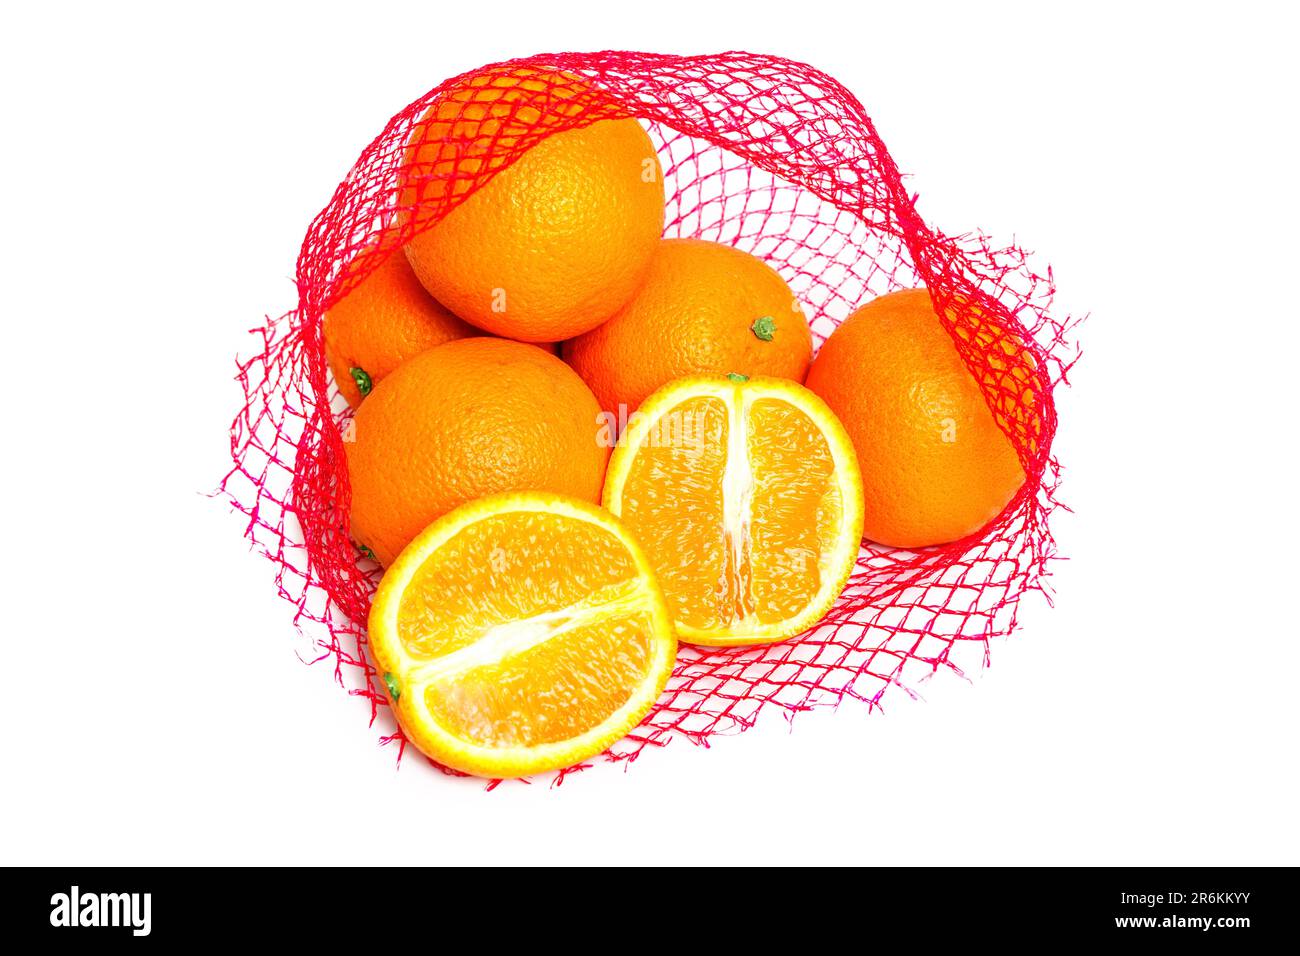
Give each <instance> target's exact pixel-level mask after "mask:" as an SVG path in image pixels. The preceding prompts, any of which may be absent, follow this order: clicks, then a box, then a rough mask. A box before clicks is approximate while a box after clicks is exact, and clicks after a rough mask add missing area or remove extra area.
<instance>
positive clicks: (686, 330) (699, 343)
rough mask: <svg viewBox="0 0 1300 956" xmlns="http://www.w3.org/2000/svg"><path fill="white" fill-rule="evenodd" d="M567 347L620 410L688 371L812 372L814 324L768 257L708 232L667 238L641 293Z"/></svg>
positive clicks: (601, 396)
mask: <svg viewBox="0 0 1300 956" xmlns="http://www.w3.org/2000/svg"><path fill="white" fill-rule="evenodd" d="M561 354H562V355H563V356H564V358H565V361H567V362H568V363H569V364H570V365H572V366H573V367H574V369H575V370H576V371H577V373H578V374H579V375H581V376H582V379H583V381H585V382H586V383H587V384H588V385H590V386H591V390H592V391H593V392H595V393H596V398H597V400H598V401H599V402H600V405H601V408H603V409H605V410H606V411H607V412H610V413H612V414H619V413H620V406H621V407H622V409H623V410H625V411H626V412H628V413H630V412H633V411H635V410H636V409H637V407H638V406H640V404H641V403H642V402H643V401H645V399H646V398H647V397H648V396H649V395H650V393H651V392H653V391H655V390H656V389H658V388H659V387H660V386H662V385H665V384H667V383H668V382H670V381H672V380H673V379H675V378H680V377H682V376H685V375H698V374H710V373H714V374H739V375H745V376H754V375H767V376H772V377H774V378H788V379H793V380H794V381H796V382H802V381H803V379H804V375H805V374H806V373H807V371H808V363H809V361H810V360H811V358H812V333H811V332H810V330H809V328H808V320H807V319H806V318H804V314H803V309H802V308H801V307H800V305H799V301H798V299H796V298H795V295H794V293H793V292H791V291H790V287H789V286H788V285H786V284H785V280H784V279H782V278H781V277H780V276H779V275H778V274H777V273H776V271H775V270H774V269H772V267H771V266H769V265H767V263H765V262H763V261H762V260H761V259H758V258H756V257H754V256H751V255H750V254H749V253H747V252H742V251H741V250H739V249H735V248H733V247H731V246H725V245H722V244H720V243H716V242H707V241H705V240H703V239H665V240H663V241H662V242H660V243H659V247H658V249H657V250H656V251H655V255H654V258H653V259H652V260H651V261H650V271H649V272H648V273H647V275H646V278H645V282H644V283H643V284H642V286H641V288H640V289H639V290H638V291H637V294H636V296H635V297H634V298H633V299H632V301H630V302H629V303H628V304H627V305H626V306H624V307H623V308H622V309H621V310H620V311H619V312H618V314H617V315H615V316H614V317H613V318H611V319H610V320H609V321H608V322H606V323H605V324H604V325H601V326H599V327H598V328H596V329H593V330H592V331H590V332H588V333H586V334H585V335H580V336H578V337H577V338H574V339H572V340H570V341H568V342H565V343H564V344H563V345H562V346H561Z"/></svg>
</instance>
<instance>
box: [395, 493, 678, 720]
mask: <svg viewBox="0 0 1300 956" xmlns="http://www.w3.org/2000/svg"><path fill="white" fill-rule="evenodd" d="M648 608H649V598H648V596H647V594H646V593H645V591H644V590H643V589H642V584H641V579H640V578H639V577H638V574H637V569H636V565H635V563H634V561H633V559H632V556H631V555H630V554H629V553H628V552H627V550H626V548H624V546H623V545H622V544H621V543H620V542H619V541H618V540H617V538H615V537H614V536H613V535H612V534H610V533H609V532H608V531H606V530H605V529H603V528H600V527H598V526H596V525H592V524H590V523H587V522H582V521H577V520H574V519H571V518H566V517H563V516H559V515H554V514H548V513H541V512H526V513H524V512H514V513H507V514H503V515H498V516H495V517H489V518H486V519H484V520H482V521H479V522H476V523H475V524H472V525H469V526H468V527H466V528H464V529H462V530H461V531H460V532H459V533H458V534H456V535H455V536H454V537H453V538H452V539H451V540H449V541H447V542H446V543H445V544H444V545H443V546H442V547H440V548H439V549H438V551H436V552H435V553H434V554H433V555H431V556H430V558H429V559H428V560H427V561H426V562H425V563H424V565H422V566H421V567H420V568H419V569H418V570H417V571H416V572H415V575H414V577H413V578H412V580H411V583H410V585H409V586H408V587H407V588H406V591H405V593H404V595H403V597H402V601H401V605H400V607H399V611H398V635H399V638H400V640H401V642H402V645H403V646H404V648H405V649H406V652H407V653H408V654H409V655H410V656H411V658H413V664H412V667H411V668H410V671H409V673H408V674H407V675H405V679H404V683H406V684H407V685H408V686H412V687H421V685H423V686H422V687H421V690H420V691H419V692H422V693H423V694H424V696H425V702H426V704H427V706H428V708H429V712H430V714H431V715H432V716H433V717H434V719H435V720H436V721H437V722H438V723H439V724H441V725H442V726H443V727H445V728H447V729H448V730H450V731H452V732H453V733H454V734H456V735H457V736H458V737H461V738H462V739H465V740H468V741H472V742H475V743H479V744H483V745H490V746H520V745H521V746H532V745H536V744H542V743H549V742H554V741H560V740H566V739H570V738H573V737H575V736H577V735H579V734H580V733H582V732H583V731H584V730H587V729H589V728H591V727H594V726H596V725H598V724H600V723H601V722H602V721H604V720H605V719H607V718H608V717H609V716H610V715H611V714H613V713H614V712H615V711H616V710H618V708H619V707H620V706H622V705H623V704H624V703H625V702H626V701H627V700H628V698H629V697H630V696H631V695H632V693H633V692H634V691H635V689H636V688H637V686H638V685H639V684H640V683H641V682H642V681H643V680H644V677H645V674H646V672H647V669H648V667H649V663H650V658H651V655H652V651H653V645H654V638H653V634H654V627H653V622H652V620H651V617H650V613H649V611H648Z"/></svg>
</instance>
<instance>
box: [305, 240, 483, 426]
mask: <svg viewBox="0 0 1300 956" xmlns="http://www.w3.org/2000/svg"><path fill="white" fill-rule="evenodd" d="M478 334H481V333H479V332H478V331H477V330H476V329H475V328H474V327H473V326H471V325H469V324H468V323H466V322H462V321H461V320H460V319H458V318H457V317H456V316H454V315H452V313H451V312H450V311H448V310H447V308H446V307H444V306H443V305H442V304H441V303H440V302H438V301H436V300H435V299H433V298H432V297H431V296H430V295H429V293H428V292H426V291H425V290H424V286H422V285H420V280H419V279H417V278H416V277H415V273H414V272H412V271H411V266H410V263H408V262H407V261H406V257H405V256H404V255H402V254H401V253H400V252H398V253H397V254H396V255H390V256H389V257H388V258H387V259H386V260H384V263H383V265H381V266H379V267H378V268H377V269H375V271H374V272H372V273H370V275H368V276H366V278H365V279H363V280H362V281H361V282H360V283H358V284H357V285H356V286H354V287H353V289H352V291H351V292H349V293H348V294H347V295H346V296H344V297H343V299H342V300H340V301H339V302H338V303H337V304H336V305H335V306H334V307H333V308H332V309H330V310H329V311H328V312H327V313H325V322H324V335H325V359H326V361H327V362H329V366H330V371H331V372H333V373H334V381H335V382H337V383H338V386H339V391H340V392H342V393H343V397H344V398H346V399H347V401H348V404H349V405H351V406H352V407H353V408H356V407H357V406H358V405H360V404H361V400H362V399H363V398H365V397H366V395H369V394H370V390H371V389H372V388H373V387H374V386H375V385H378V384H379V383H380V382H381V381H383V379H384V377H385V376H387V375H388V374H389V373H390V372H392V371H393V369H395V368H397V366H399V365H401V364H402V363H403V362H404V361H406V360H407V359H408V358H411V357H412V356H413V355H418V354H419V353H421V352H423V351H425V350H426V349H431V348H433V347H434V346H435V345H441V344H442V343H444V342H449V341H451V340H452V339H463V338H466V337H468V336H471V335H478Z"/></svg>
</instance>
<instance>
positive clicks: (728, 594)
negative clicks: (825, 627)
mask: <svg viewBox="0 0 1300 956" xmlns="http://www.w3.org/2000/svg"><path fill="white" fill-rule="evenodd" d="M738 394H743V393H738ZM620 513H621V515H622V517H623V520H624V522H625V524H626V525H627V526H628V528H629V530H631V531H632V533H633V534H634V535H635V536H636V537H637V539H638V540H639V541H640V542H641V544H642V546H643V547H644V548H645V551H646V553H647V555H648V556H649V558H650V562H651V564H652V565H653V566H654V568H655V571H656V572H657V574H658V576H659V583H660V585H661V586H662V587H663V590H664V594H665V597H666V598H667V599H668V607H669V610H670V612H671V613H672V614H673V616H674V618H675V619H676V620H677V621H678V623H679V624H684V625H687V626H689V627H694V628H699V629H702V630H717V629H726V630H737V631H743V630H744V629H746V628H748V627H756V626H763V625H768V624H777V623H780V622H781V621H784V620H787V619H789V618H792V617H794V616H795V615H797V614H798V613H800V611H802V610H803V609H804V608H805V607H806V606H807V605H808V603H809V601H810V600H811V599H812V598H813V597H814V596H815V595H816V594H817V593H818V591H819V590H820V588H821V584H822V571H823V554H824V553H826V552H827V551H828V550H829V549H831V548H832V547H834V539H835V535H836V530H837V529H838V527H839V522H840V517H841V502H840V495H839V489H838V484H837V483H836V481H835V475H834V459H833V458H832V455H831V450H830V447H829V445H828V444H827V442H826V438H825V436H824V435H823V434H822V432H821V429H820V428H818V426H817V424H816V423H815V422H814V421H813V420H812V419H811V418H810V417H809V416H808V415H807V414H805V413H804V412H803V411H801V410H800V409H798V408H796V407H795V406H793V405H791V404H790V403H789V402H786V401H783V400H781V399H780V398H775V397H759V398H756V399H754V400H753V401H752V402H750V403H748V404H742V403H741V400H740V399H739V398H738V399H737V400H736V401H734V402H733V401H726V400H724V399H722V398H720V397H717V396H701V397H695V398H690V399H687V400H685V401H684V402H682V403H680V404H678V405H676V406H674V407H673V408H671V409H669V410H668V411H666V412H664V413H663V414H662V415H661V417H660V418H659V419H658V420H657V421H656V422H654V423H653V425H652V426H651V427H650V428H649V430H648V432H647V434H646V437H645V439H644V441H643V443H642V445H641V447H640V448H639V449H638V450H637V452H636V454H635V456H634V457H633V459H632V462H631V464H630V466H629V469H628V477H627V480H626V482H625V484H624V487H623V497H622V504H621V508H620Z"/></svg>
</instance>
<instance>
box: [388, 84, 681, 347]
mask: <svg viewBox="0 0 1300 956" xmlns="http://www.w3.org/2000/svg"><path fill="white" fill-rule="evenodd" d="M538 76H539V73H538V71H536V70H525V71H523V73H522V74H518V73H509V72H507V73H504V74H495V75H489V76H486V77H484V76H480V77H475V78H474V79H473V80H471V81H470V82H469V83H468V84H466V85H463V86H461V87H459V88H456V89H453V90H451V91H448V93H446V94H444V95H443V97H442V98H441V99H440V101H439V103H438V104H435V105H434V106H433V107H431V108H430V110H429V111H428V112H427V113H426V114H425V116H424V118H423V120H422V121H421V123H420V124H419V125H417V127H416V129H415V131H414V132H413V134H412V138H411V142H412V143H413V144H414V145H413V146H412V148H411V149H410V150H408V155H407V163H408V168H409V169H410V173H409V177H408V178H409V182H410V183H411V185H410V186H408V188H407V189H406V190H404V193H403V203H404V205H407V206H411V207H414V208H416V209H417V210H418V208H419V207H420V204H424V206H425V207H426V208H427V207H428V206H429V205H430V204H433V205H436V204H437V203H438V202H440V201H442V197H443V196H444V195H445V194H446V192H447V191H448V190H449V189H450V190H452V191H453V192H458V191H460V190H461V189H463V188H464V187H465V184H466V179H465V177H469V176H473V175H476V174H478V173H480V172H482V171H484V170H486V169H489V168H490V167H491V165H492V164H493V159H494V158H495V157H498V156H504V155H508V154H509V152H510V149H509V148H508V147H509V146H510V145H511V144H514V143H517V142H518V140H519V138H520V137H521V136H523V135H525V134H526V133H527V132H528V130H529V127H530V126H532V127H537V126H541V127H545V126H546V125H547V124H548V123H552V124H553V123H554V122H556V117H557V116H559V115H561V114H563V115H569V116H574V115H578V116H580V115H581V113H582V112H583V111H584V110H585V109H588V108H590V107H589V106H588V105H585V104H584V103H582V102H575V101H574V97H575V96H576V95H577V93H576V91H577V90H578V89H581V83H580V81H578V80H577V79H576V78H574V77H565V76H564V75H562V74H560V75H558V76H559V77H560V79H558V80H557V79H555V77H554V76H552V78H551V79H550V80H549V81H548V80H547V79H545V78H530V77H538ZM450 177H461V178H460V179H459V180H457V179H454V178H450ZM449 184H450V185H449ZM417 218H418V212H417ZM663 220H664V187H663V173H662V169H661V168H660V165H659V160H658V157H657V156H656V154H655V148H654V144H653V143H652V142H651V141H650V137H649V136H648V135H647V134H646V132H645V130H644V129H642V128H641V125H640V124H639V123H638V122H637V121H636V120H635V119H631V118H627V119H602V120H598V121H596V122H594V123H592V124H591V125H590V126H585V127H579V128H576V129H569V130H565V131H563V132H558V133H553V134H551V135H549V136H547V137H546V138H545V139H542V140H541V141H540V142H538V143H537V144H536V145H534V146H532V147H531V148H529V149H527V151H526V152H524V153H523V154H522V155H520V156H519V157H518V159H516V160H515V162H514V163H513V164H511V165H509V166H506V167H504V168H501V169H500V170H499V171H497V172H496V174H495V175H494V176H493V178H491V179H490V180H488V181H487V182H486V183H485V184H484V185H482V186H481V187H480V188H479V189H478V190H477V191H476V192H474V193H473V194H471V195H470V196H469V197H468V198H467V199H465V200H464V201H463V202H462V203H461V204H460V205H458V206H456V207H455V208H453V209H452V210H451V212H449V213H448V214H447V215H446V216H445V218H443V219H442V220H440V221H439V222H437V223H435V224H434V225H433V226H432V227H430V228H428V229H427V230H425V231H424V232H421V233H419V234H417V235H416V236H415V237H414V238H413V239H411V240H410V242H409V243H408V244H407V246H406V253H407V256H408V258H409V259H410V261H411V265H412V266H413V267H414V269H415V272H416V275H417V276H419V278H420V281H421V282H422V283H424V286H425V287H426V288H427V289H428V290H429V291H430V292H431V293H432V294H433V295H434V296H435V297H436V298H437V299H438V300H439V301H441V302H444V303H446V305H447V306H448V307H450V308H451V309H452V311H454V312H455V313H456V314H457V315H460V316H462V317H463V318H465V319H466V320H467V321H469V322H471V323H472V324H474V325H476V326H478V327H479V328H482V329H486V330H487V331H489V332H492V333H494V334H496V335H502V336H506V337H508V338H513V339H518V340H520V341H524V342H547V341H556V340H559V339H565V338H569V337H570V336H573V335H578V334H580V333H582V332H585V331H587V330H588V329H591V328H594V327H595V326H597V325H599V324H600V323H601V322H603V321H605V319H607V318H608V317H609V316H610V315H612V314H613V313H614V312H615V311H616V310H617V309H618V308H619V307H621V306H622V305H623V303H624V302H626V301H627V300H628V299H629V298H630V297H631V295H632V293H633V292H634V291H635V290H636V287H637V285H638V284H639V283H640V281H641V278H642V277H643V276H644V274H645V270H646V267H647V265H648V263H649V259H650V255H651V253H652V252H653V251H654V248H655V245H656V243H657V242H658V240H659V237H660V235H661V234H662V232H663Z"/></svg>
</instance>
